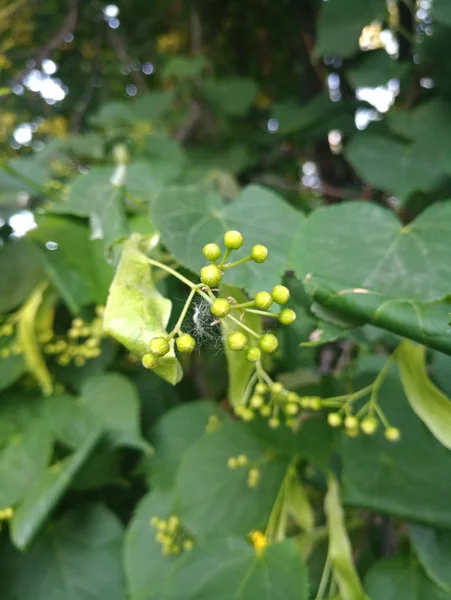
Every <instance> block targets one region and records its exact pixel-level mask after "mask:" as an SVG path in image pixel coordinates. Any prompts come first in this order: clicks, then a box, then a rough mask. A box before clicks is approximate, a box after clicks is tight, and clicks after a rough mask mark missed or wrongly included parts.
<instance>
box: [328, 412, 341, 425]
mask: <svg viewBox="0 0 451 600" xmlns="http://www.w3.org/2000/svg"><path fill="white" fill-rule="evenodd" d="M327 422H328V423H329V425H330V426H331V427H340V425H341V424H342V422H343V419H342V418H341V415H340V414H339V413H333V412H332V413H329V414H328V415H327Z"/></svg>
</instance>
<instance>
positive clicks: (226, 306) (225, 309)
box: [210, 298, 231, 319]
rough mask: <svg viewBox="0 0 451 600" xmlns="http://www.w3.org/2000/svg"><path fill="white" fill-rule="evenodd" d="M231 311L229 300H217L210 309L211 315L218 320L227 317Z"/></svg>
mask: <svg viewBox="0 0 451 600" xmlns="http://www.w3.org/2000/svg"><path fill="white" fill-rule="evenodd" d="M230 310H231V306H230V302H229V301H228V300H227V298H216V300H214V301H213V304H212V305H211V307H210V311H211V314H212V315H214V316H215V317H218V319H223V318H224V317H226V316H227V315H228V314H229V312H230Z"/></svg>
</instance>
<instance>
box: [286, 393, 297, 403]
mask: <svg viewBox="0 0 451 600" xmlns="http://www.w3.org/2000/svg"><path fill="white" fill-rule="evenodd" d="M287 400H288V402H299V400H300V398H299V396H298V395H297V394H296V392H288V395H287Z"/></svg>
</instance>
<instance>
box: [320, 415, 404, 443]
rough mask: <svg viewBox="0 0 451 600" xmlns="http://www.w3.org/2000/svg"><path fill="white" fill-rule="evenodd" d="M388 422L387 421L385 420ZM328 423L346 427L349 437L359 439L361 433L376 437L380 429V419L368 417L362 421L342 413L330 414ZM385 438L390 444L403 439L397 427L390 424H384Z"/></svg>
mask: <svg viewBox="0 0 451 600" xmlns="http://www.w3.org/2000/svg"><path fill="white" fill-rule="evenodd" d="M384 420H386V419H384ZM327 422H328V423H329V425H330V426H331V427H342V426H343V427H344V430H345V432H346V434H347V435H348V436H349V437H357V436H358V435H359V432H360V431H361V432H362V433H364V434H366V435H374V434H375V433H376V431H377V430H378V429H379V425H380V422H379V419H377V417H375V416H373V415H368V416H366V417H364V418H362V419H359V417H358V416H356V415H353V414H351V413H349V412H348V413H346V414H345V415H342V412H341V411H337V412H330V413H329V414H328V415H327ZM384 427H385V430H384V436H385V439H387V440H388V441H390V442H397V441H398V440H399V438H400V437H401V433H400V431H399V429H398V428H397V427H392V426H391V425H389V424H388V423H384Z"/></svg>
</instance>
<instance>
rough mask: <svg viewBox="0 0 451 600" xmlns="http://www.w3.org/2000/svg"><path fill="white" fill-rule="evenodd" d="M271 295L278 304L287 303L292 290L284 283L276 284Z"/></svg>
mask: <svg viewBox="0 0 451 600" xmlns="http://www.w3.org/2000/svg"><path fill="white" fill-rule="evenodd" d="M271 296H272V299H273V300H274V302H277V304H285V303H286V302H288V299H289V298H290V290H289V289H288V288H287V287H285V286H284V285H275V286H274V287H273V288H272V292H271Z"/></svg>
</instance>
